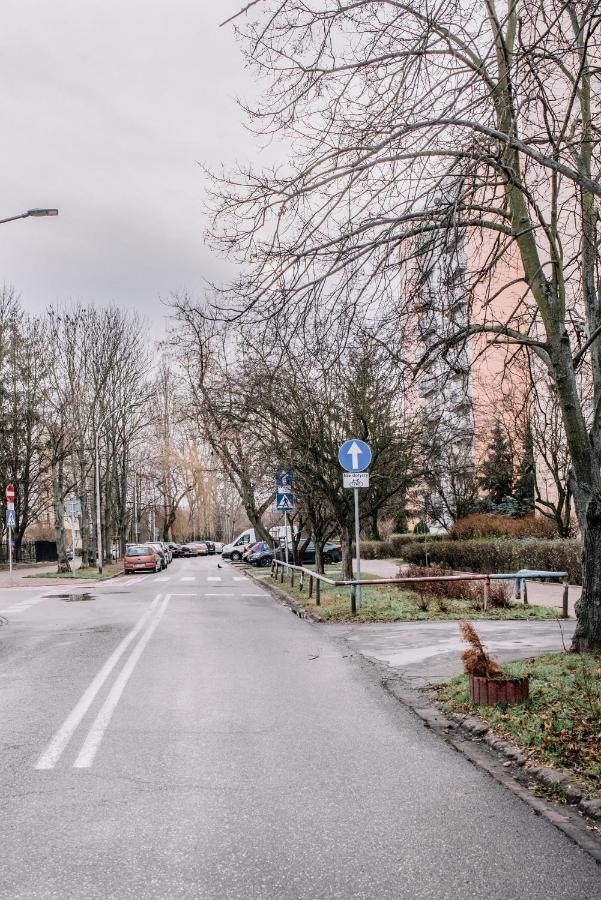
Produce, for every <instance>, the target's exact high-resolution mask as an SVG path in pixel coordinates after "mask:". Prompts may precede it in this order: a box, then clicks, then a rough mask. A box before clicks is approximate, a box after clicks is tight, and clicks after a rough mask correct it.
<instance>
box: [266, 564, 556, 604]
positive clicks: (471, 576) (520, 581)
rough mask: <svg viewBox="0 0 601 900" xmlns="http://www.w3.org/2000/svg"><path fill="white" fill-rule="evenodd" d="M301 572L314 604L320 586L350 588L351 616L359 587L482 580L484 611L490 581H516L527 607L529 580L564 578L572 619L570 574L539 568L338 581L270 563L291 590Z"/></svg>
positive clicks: (274, 574)
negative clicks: (569, 589)
mask: <svg viewBox="0 0 601 900" xmlns="http://www.w3.org/2000/svg"><path fill="white" fill-rule="evenodd" d="M296 572H298V573H299V584H298V589H299V591H302V590H304V586H305V578H308V579H309V599H311V598H312V597H313V588H314V587H315V604H316V606H321V585H322V583H324V584H329V585H330V587H348V588H350V589H351V613H352V614H353V615H355V614H356V612H357V585H361V586H365V585H375V586H382V585H386V584H405V585H411V584H417V583H418V582H438V581H481V582H483V588H484V590H483V609H484V611H485V612H487V611H488V609H489V608H490V584H491V581H514V582H515V588H514V598H515V599H521V600H522V602H523V603H524V605H525V606H527V605H528V588H527V579H530V580H532V581H535V580H543V579H561V580H562V581H563V597H562V618H563V619H567V618H568V616H569V609H568V580H567V578H568V573H567V572H544V571H541V570H538V569H520V570H519V571H518V572H496V573H491V574H486V575H483V574H478V573H465V574H461V575H420V576H417V577H410V576H406V577H404V576H400V577H398V578H362V579H350V580H342V581H341V580H337V579H334V578H328V577H327V576H326V575H321V574H319V573H317V572H314V571H313V570H312V569H307V568H306V567H305V566H297V565H294V564H293V563H288V562H285V561H284V560H281V559H274V560H273V561H272V563H271V577H272V578H275V580H276V581H277V580H278V579H279V581H280V582H281V583H282V584H283V583H284V575H285V574H289V576H290V587H294V578H295V573H296Z"/></svg>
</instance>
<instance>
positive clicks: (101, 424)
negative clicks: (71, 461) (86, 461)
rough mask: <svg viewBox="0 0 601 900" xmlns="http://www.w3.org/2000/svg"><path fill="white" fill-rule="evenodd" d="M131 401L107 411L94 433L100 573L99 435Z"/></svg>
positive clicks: (99, 566) (129, 406)
mask: <svg viewBox="0 0 601 900" xmlns="http://www.w3.org/2000/svg"><path fill="white" fill-rule="evenodd" d="M131 406H132V405H131V403H127V404H126V405H125V406H119V407H117V409H113V410H111V411H110V413H107V414H106V416H105V417H104V419H102V421H101V422H100V423H99V425H98V427H97V428H96V433H95V435H94V456H95V468H96V479H95V481H96V553H97V555H98V574H99V575H102V524H101V516H100V461H99V459H98V437H99V433H100V430H101V429H102V428H104V426H105V425H106V423H107V422H108V420H109V419H110V418H111V417H112V416H116V415H117V413H120V412H125V410H126V409H131Z"/></svg>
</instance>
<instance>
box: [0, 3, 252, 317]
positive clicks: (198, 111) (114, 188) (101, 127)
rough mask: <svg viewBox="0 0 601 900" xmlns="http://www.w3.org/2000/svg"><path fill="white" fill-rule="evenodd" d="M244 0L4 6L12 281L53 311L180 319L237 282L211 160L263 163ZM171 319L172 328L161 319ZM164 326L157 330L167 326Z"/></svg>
mask: <svg viewBox="0 0 601 900" xmlns="http://www.w3.org/2000/svg"><path fill="white" fill-rule="evenodd" d="M242 5H243V3H242V2H241V0H83V2H82V0H52V2H49V0H4V3H3V27H2V35H1V38H0V45H1V50H0V85H1V87H0V104H1V121H2V135H3V137H2V151H1V152H2V162H3V164H2V167H1V169H0V173H1V174H0V178H1V179H2V191H1V196H2V203H1V206H0V218H5V217H6V216H9V215H14V214H16V213H18V212H21V211H23V210H26V209H28V208H31V207H35V206H38V207H41V206H43V207H58V208H59V210H60V214H59V217H58V218H56V219H24V220H21V221H17V222H11V223H9V224H5V225H3V226H2V228H1V232H0V235H1V240H0V267H1V269H0V271H1V276H2V280H3V281H4V282H5V283H8V284H12V285H14V287H15V288H16V289H17V291H18V292H19V293H20V294H21V297H22V300H23V303H24V305H25V306H26V307H27V308H29V309H31V310H39V309H41V308H43V307H44V306H46V305H47V304H48V303H54V302H57V301H59V302H65V301H69V300H70V299H73V300H82V301H95V302H97V303H99V304H102V303H107V302H110V301H116V302H118V303H119V304H123V305H127V306H133V307H136V308H138V309H140V310H143V311H145V312H146V313H147V315H148V316H149V317H151V318H152V319H157V317H161V316H163V314H164V311H163V309H162V306H161V302H160V298H167V297H168V295H169V293H170V292H171V291H173V290H176V289H181V288H188V289H189V290H192V291H195V292H197V293H200V291H201V287H202V279H203V277H206V278H211V277H215V276H217V275H218V273H220V272H224V271H225V269H224V265H223V263H222V262H220V261H219V260H217V259H216V258H215V257H213V256H212V255H211V254H210V253H209V251H208V250H207V249H206V248H205V247H204V246H203V238H202V231H203V216H202V196H203V176H202V173H201V171H200V169H199V168H198V165H197V161H199V160H200V161H205V162H208V163H209V164H211V165H214V164H218V163H220V162H221V161H223V162H225V163H226V164H228V163H231V162H233V161H234V160H235V159H236V158H239V159H246V158H248V157H250V156H252V155H253V153H255V154H256V152H257V151H256V148H255V145H254V143H253V141H252V139H251V138H250V137H249V136H248V135H247V134H246V132H245V131H244V130H243V128H242V125H241V117H240V112H239V110H238V108H237V106H236V104H235V101H234V97H235V96H236V95H237V94H243V95H244V94H246V93H248V90H247V86H248V85H249V74H248V72H246V71H245V70H244V68H243V65H242V57H241V53H240V50H239V47H238V45H237V44H236V42H235V40H234V37H233V33H232V30H231V28H230V27H225V28H219V27H218V26H219V22H220V21H222V20H223V19H225V18H227V16H228V15H229V14H231V13H232V12H234V11H235V10H237V9H239V8H240V7H241V6H242ZM159 322H160V318H159V320H157V324H159ZM153 330H154V329H153Z"/></svg>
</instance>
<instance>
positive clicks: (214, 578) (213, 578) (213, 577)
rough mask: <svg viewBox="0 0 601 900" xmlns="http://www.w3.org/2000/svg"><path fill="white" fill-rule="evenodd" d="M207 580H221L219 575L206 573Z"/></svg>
mask: <svg viewBox="0 0 601 900" xmlns="http://www.w3.org/2000/svg"><path fill="white" fill-rule="evenodd" d="M207 581H221V575H207Z"/></svg>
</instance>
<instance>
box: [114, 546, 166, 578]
mask: <svg viewBox="0 0 601 900" xmlns="http://www.w3.org/2000/svg"><path fill="white" fill-rule="evenodd" d="M123 569H124V571H125V573H126V574H127V573H128V572H160V571H161V560H160V557H159V554H158V553H157V552H156V550H154V549H153V548H152V547H147V546H146V545H145V544H134V545H133V546H131V547H128V548H127V550H126V551H125V556H124V557H123Z"/></svg>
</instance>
